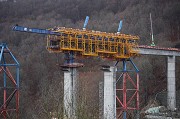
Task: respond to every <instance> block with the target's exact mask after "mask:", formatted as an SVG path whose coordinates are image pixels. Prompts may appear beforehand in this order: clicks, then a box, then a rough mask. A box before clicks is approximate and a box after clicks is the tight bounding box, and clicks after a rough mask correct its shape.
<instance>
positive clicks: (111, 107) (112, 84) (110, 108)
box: [102, 66, 116, 119]
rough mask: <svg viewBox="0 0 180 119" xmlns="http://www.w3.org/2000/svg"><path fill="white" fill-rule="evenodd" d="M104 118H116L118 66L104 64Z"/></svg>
mask: <svg viewBox="0 0 180 119" xmlns="http://www.w3.org/2000/svg"><path fill="white" fill-rule="evenodd" d="M102 70H103V71H104V102H103V104H104V107H103V119H116V68H115V67H109V66H104V67H103V69H102Z"/></svg>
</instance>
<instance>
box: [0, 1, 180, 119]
mask: <svg viewBox="0 0 180 119" xmlns="http://www.w3.org/2000/svg"><path fill="white" fill-rule="evenodd" d="M150 13H151V14H152V19H153V30H154V39H155V44H156V45H158V46H165V47H174V46H175V45H176V44H178V43H180V28H179V27H180V1H179V0H16V1H14V0H7V1H0V43H1V42H6V43H7V44H8V47H9V48H10V49H11V51H12V52H13V53H14V55H15V56H16V58H17V59H18V61H19V62H20V66H21V71H20V75H21V76H20V79H21V82H20V119H50V117H51V114H50V112H56V115H57V114H58V115H59V117H61V116H62V106H63V102H62V101H63V72H62V71H61V68H60V65H61V64H63V62H64V59H63V54H51V53H48V51H47V50H46V40H45V36H44V35H38V34H29V33H19V32H15V31H12V27H13V25H16V24H18V25H22V26H28V27H33V28H43V29H46V28H52V27H54V26H62V27H63V26H64V27H71V28H80V29H81V28H82V27H83V23H84V19H85V17H86V16H87V15H88V16H89V17H90V20H89V23H88V25H87V29H92V30H98V31H106V32H117V29H118V24H119V20H123V28H122V31H121V32H122V33H125V34H132V35H138V36H140V41H139V44H140V45H150V44H151V39H150V22H149V21H150V20H149V14H150ZM78 61H79V62H82V63H84V64H85V67H83V68H80V69H79V70H80V73H79V76H80V79H79V82H80V83H79V94H81V95H80V101H79V104H80V106H79V119H98V118H99V106H98V105H99V82H101V81H102V79H103V74H102V72H101V71H100V65H102V64H113V62H112V61H106V60H104V59H100V58H88V59H85V60H83V59H78ZM134 62H135V63H136V64H137V66H138V67H139V69H140V71H141V73H140V77H141V78H140V80H141V81H140V82H141V98H142V99H141V100H142V101H141V102H143V103H142V104H141V108H142V107H144V106H145V105H146V102H147V101H148V100H149V99H150V98H154V96H155V94H156V93H158V92H160V91H162V90H164V89H166V77H167V76H166V57H159V58H157V57H153V56H151V57H150V56H140V57H137V58H135V59H134ZM179 66H180V59H179V58H177V63H176V68H177V72H176V77H177V89H180V68H179ZM147 84H148V85H147ZM0 91H1V92H2V90H1V89H0ZM1 92H0V93H1ZM0 97H2V96H1V95H0ZM0 100H2V98H0Z"/></svg>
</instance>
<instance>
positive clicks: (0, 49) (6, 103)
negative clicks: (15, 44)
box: [0, 43, 20, 119]
mask: <svg viewBox="0 0 180 119" xmlns="http://www.w3.org/2000/svg"><path fill="white" fill-rule="evenodd" d="M7 55H9V56H10V57H8V58H9V59H10V58H11V61H13V63H12V62H11V63H8V61H9V60H7V61H6V59H7V58H6V56H7ZM13 67H14V68H15V70H16V74H15V75H12V74H11V73H10V70H9V69H10V68H13ZM19 70H20V65H19V62H18V61H17V59H16V58H15V56H14V55H13V54H12V52H11V51H10V50H9V48H8V47H7V45H6V43H1V44H0V73H3V77H2V78H3V83H4V84H3V104H2V105H1V104H0V117H3V119H7V115H8V112H10V111H15V112H16V119H18V118H19V114H18V111H19V81H20V79H19V78H20V77H19ZM8 79H10V80H8ZM7 82H8V84H9V82H11V83H12V84H13V87H8V84H7ZM9 88H11V89H13V91H11V92H10V90H8V89H9ZM13 97H15V102H16V106H15V107H13V106H12V105H10V102H12V100H13Z"/></svg>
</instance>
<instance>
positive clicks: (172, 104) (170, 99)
mask: <svg viewBox="0 0 180 119" xmlns="http://www.w3.org/2000/svg"><path fill="white" fill-rule="evenodd" d="M167 63H168V64H167V80H168V81H167V90H168V94H167V107H168V109H170V110H172V111H173V110H175V108H176V82H175V81H176V80H175V56H168V61H167Z"/></svg>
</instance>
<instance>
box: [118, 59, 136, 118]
mask: <svg viewBox="0 0 180 119" xmlns="http://www.w3.org/2000/svg"><path fill="white" fill-rule="evenodd" d="M122 63H123V68H122V70H117V71H120V72H122V74H121V75H120V76H119V78H118V80H117V82H116V85H117V89H116V91H117V93H119V92H120V93H119V94H121V96H120V95H117V96H116V98H117V102H118V105H117V113H118V116H117V117H118V119H119V118H122V119H127V118H128V113H129V112H130V111H132V110H135V111H136V112H137V113H136V116H135V115H134V118H136V119H139V70H138V68H137V67H136V65H135V64H134V63H133V61H132V60H131V59H124V60H122ZM128 63H130V64H131V65H132V66H133V70H129V69H127V67H128ZM116 65H117V63H116ZM129 72H134V73H135V75H134V74H133V76H134V78H135V79H132V78H131V76H130V74H131V73H129ZM130 87H131V88H130ZM129 91H131V93H129V94H128V92H129ZM133 102H135V103H133Z"/></svg>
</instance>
